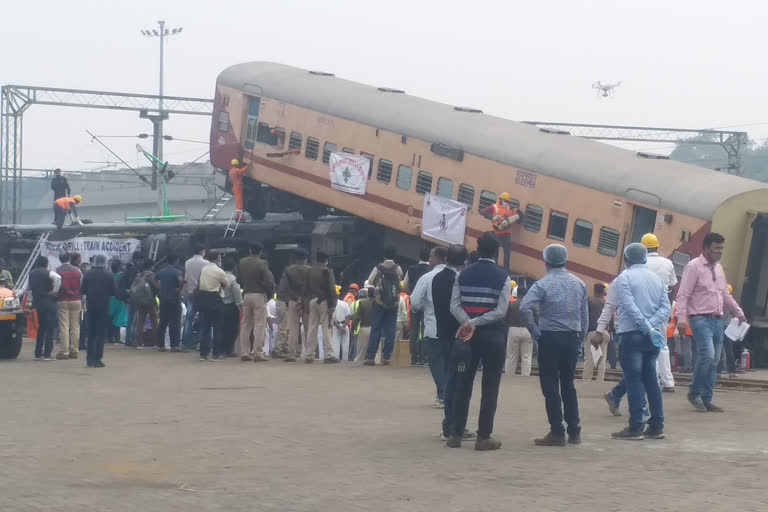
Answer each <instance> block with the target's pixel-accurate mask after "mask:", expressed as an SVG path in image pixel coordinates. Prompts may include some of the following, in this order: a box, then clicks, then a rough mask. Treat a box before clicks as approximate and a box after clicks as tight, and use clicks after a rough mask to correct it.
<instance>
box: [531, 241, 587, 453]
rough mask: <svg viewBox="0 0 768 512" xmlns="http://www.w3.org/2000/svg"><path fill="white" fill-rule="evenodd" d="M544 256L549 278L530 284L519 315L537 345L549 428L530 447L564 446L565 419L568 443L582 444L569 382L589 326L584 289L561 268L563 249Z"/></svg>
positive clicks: (549, 250)
mask: <svg viewBox="0 0 768 512" xmlns="http://www.w3.org/2000/svg"><path fill="white" fill-rule="evenodd" d="M543 256H544V264H545V266H546V269H547V274H546V275H545V276H544V277H542V278H541V279H539V280H538V281H536V282H535V283H534V284H533V286H531V288H530V289H529V290H528V293H527V294H526V295H525V297H523V300H522V301H521V302H520V314H521V315H523V318H524V320H525V323H526V326H527V327H528V330H529V331H530V332H531V336H532V337H533V340H534V341H535V342H536V343H538V346H539V356H538V357H539V382H540V383H541V391H542V393H543V394H544V404H545V406H546V408H547V418H548V419H549V426H550V431H549V433H548V434H547V435H546V436H544V437H543V438H540V439H536V440H535V441H534V443H535V444H536V445H537V446H565V429H564V428H563V418H565V422H566V423H567V424H568V442H569V443H571V444H580V443H581V425H580V423H579V403H578V399H577V398H576V387H575V385H574V382H573V379H574V374H575V372H576V360H577V359H578V355H579V347H580V346H581V344H582V343H583V342H584V339H585V338H586V336H587V328H588V327H589V313H588V310H587V287H586V285H585V284H584V281H582V280H581V279H579V278H578V277H576V276H574V275H573V274H571V273H570V272H568V271H566V270H565V263H566V261H568V250H567V249H566V248H565V247H563V246H562V245H560V244H551V245H548V246H547V247H546V248H545V249H544V253H543ZM534 306H538V309H539V323H538V325H537V324H536V322H535V321H534V318H533V307H534Z"/></svg>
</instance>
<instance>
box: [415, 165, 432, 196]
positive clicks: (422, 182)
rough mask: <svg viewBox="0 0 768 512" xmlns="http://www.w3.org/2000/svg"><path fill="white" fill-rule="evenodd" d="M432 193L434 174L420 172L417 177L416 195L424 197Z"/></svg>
mask: <svg viewBox="0 0 768 512" xmlns="http://www.w3.org/2000/svg"><path fill="white" fill-rule="evenodd" d="M429 192H432V173H429V172H427V171H419V174H417V175H416V193H417V194H421V195H424V194H426V193H429Z"/></svg>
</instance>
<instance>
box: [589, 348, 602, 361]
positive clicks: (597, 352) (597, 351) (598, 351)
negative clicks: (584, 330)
mask: <svg viewBox="0 0 768 512" xmlns="http://www.w3.org/2000/svg"><path fill="white" fill-rule="evenodd" d="M589 347H590V349H592V362H593V363H595V366H597V363H598V362H599V361H600V358H601V357H603V349H602V347H596V346H594V345H590V346H589Z"/></svg>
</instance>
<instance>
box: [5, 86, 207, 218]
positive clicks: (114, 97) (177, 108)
mask: <svg viewBox="0 0 768 512" xmlns="http://www.w3.org/2000/svg"><path fill="white" fill-rule="evenodd" d="M32 105H54V106H60V107H80V108H95V109H106V110H122V111H133V112H138V113H139V115H140V116H141V117H144V118H148V117H149V116H154V117H166V116H167V115H168V114H184V115H199V116H210V115H212V114H213V100H212V99H208V98H189V97H183V96H159V95H152V94H135V93H127V92H110V91H92V90H85V89H64V88H59V87H36V86H30V85H4V86H2V88H0V224H3V223H9V222H12V223H14V224H15V223H16V221H17V215H18V212H19V210H20V209H21V207H22V205H21V192H22V190H21V187H22V177H23V171H22V169H23V168H24V167H23V134H24V130H23V127H24V112H25V111H26V110H27V109H28V108H29V107H30V106H32ZM161 136H162V133H158V132H157V131H155V134H154V138H158V137H161ZM153 181H154V183H157V181H156V180H153Z"/></svg>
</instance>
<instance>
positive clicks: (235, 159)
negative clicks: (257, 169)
mask: <svg viewBox="0 0 768 512" xmlns="http://www.w3.org/2000/svg"><path fill="white" fill-rule="evenodd" d="M232 165H240V160H238V159H237V158H233V159H232Z"/></svg>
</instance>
